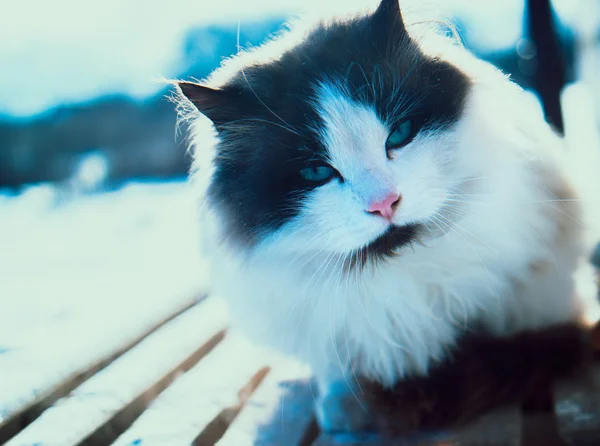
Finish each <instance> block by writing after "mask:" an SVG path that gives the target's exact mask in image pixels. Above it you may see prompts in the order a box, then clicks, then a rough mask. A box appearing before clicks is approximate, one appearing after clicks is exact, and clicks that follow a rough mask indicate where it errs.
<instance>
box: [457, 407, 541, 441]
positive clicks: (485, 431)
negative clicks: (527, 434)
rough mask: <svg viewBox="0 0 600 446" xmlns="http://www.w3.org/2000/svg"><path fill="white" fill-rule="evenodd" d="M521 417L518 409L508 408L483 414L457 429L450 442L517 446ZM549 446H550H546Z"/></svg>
mask: <svg viewBox="0 0 600 446" xmlns="http://www.w3.org/2000/svg"><path fill="white" fill-rule="evenodd" d="M521 433H522V416H521V411H520V409H519V408H518V407H508V408H504V409H499V410H496V411H493V412H490V413H488V414H485V415H483V416H481V417H479V419H477V420H476V421H474V422H473V423H470V424H469V425H468V426H465V427H463V428H461V429H458V430H456V431H454V432H453V433H452V435H451V436H450V441H452V442H455V443H456V444H460V445H461V446H477V445H480V444H482V442H485V444H486V445H489V446H519V445H520V444H521ZM548 446H550V445H548Z"/></svg>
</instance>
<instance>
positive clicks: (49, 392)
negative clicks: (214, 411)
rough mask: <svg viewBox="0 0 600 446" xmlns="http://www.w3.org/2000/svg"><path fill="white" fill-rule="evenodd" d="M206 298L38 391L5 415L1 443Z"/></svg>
mask: <svg viewBox="0 0 600 446" xmlns="http://www.w3.org/2000/svg"><path fill="white" fill-rule="evenodd" d="M204 298H205V296H201V297H194V298H193V299H190V300H189V301H187V302H185V303H184V304H183V305H181V306H180V307H179V308H176V309H175V310H174V311H173V312H172V313H171V314H169V315H167V316H166V317H164V318H163V319H161V320H160V321H158V322H157V323H155V324H153V325H152V326H151V327H149V328H147V329H145V330H143V331H142V332H141V333H139V334H137V335H136V336H135V337H133V338H132V339H129V340H127V341H126V342H125V343H124V344H123V345H121V346H120V347H119V348H117V349H116V350H114V351H113V352H111V353H110V354H108V355H104V356H102V357H100V358H98V359H97V360H96V361H94V362H92V363H91V364H88V365H86V367H84V368H82V369H79V370H76V371H74V372H73V373H72V374H71V375H70V376H69V377H68V378H67V379H65V380H64V381H62V382H60V383H57V384H56V385H54V387H50V388H48V389H46V390H45V391H42V392H40V393H38V394H37V397H36V398H35V399H34V400H33V401H31V402H29V404H27V405H26V406H25V407H23V408H22V409H21V410H19V411H18V412H16V413H14V414H12V415H11V416H10V417H8V418H6V420H3V421H2V422H0V444H3V443H5V442H7V441H8V440H9V439H10V438H12V437H13V436H14V435H16V434H17V433H18V432H19V431H21V430H23V429H24V428H25V427H27V426H28V425H29V424H31V423H32V422H33V421H34V420H35V419H36V418H37V417H39V416H40V414H41V413H42V412H43V411H44V410H45V409H46V408H48V407H50V406H51V405H52V404H54V403H55V402H56V401H57V400H58V399H59V398H62V397H64V396H65V395H68V394H69V393H70V392H71V391H73V389H75V388H76V387H77V386H79V385H80V384H81V383H83V382H84V381H86V380H87V379H89V378H90V377H91V376H93V375H95V374H96V373H98V372H99V371H101V370H103V369H104V368H105V367H107V366H108V365H109V364H111V363H112V362H114V361H115V360H117V359H118V358H120V357H121V356H123V354H125V353H126V352H128V351H129V350H131V349H132V348H134V347H135V346H136V345H138V344H139V343H140V342H142V341H143V340H144V339H146V338H147V337H148V336H150V335H151V334H152V333H154V332H155V331H157V330H158V329H159V328H161V327H162V326H164V325H165V324H167V323H168V322H169V321H171V320H173V319H175V318H176V317H177V316H179V315H180V314H182V313H184V312H185V311H187V310H189V309H190V308H191V307H192V306H194V305H197V304H198V303H199V302H201V301H202V300H203V299H204Z"/></svg>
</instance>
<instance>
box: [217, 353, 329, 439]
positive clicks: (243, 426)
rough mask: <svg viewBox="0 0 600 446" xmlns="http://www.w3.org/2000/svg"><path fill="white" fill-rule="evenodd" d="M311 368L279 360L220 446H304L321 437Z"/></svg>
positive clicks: (226, 433) (228, 430) (230, 427)
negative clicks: (318, 434)
mask: <svg viewBox="0 0 600 446" xmlns="http://www.w3.org/2000/svg"><path fill="white" fill-rule="evenodd" d="M310 376H311V372H310V370H309V369H308V368H307V367H302V366H299V365H298V364H295V363H291V362H288V361H278V362H277V363H276V364H274V365H273V366H272V370H271V372H270V373H269V374H268V375H267V377H266V378H265V380H264V381H263V382H262V383H261V384H260V386H259V387H258V389H256V392H254V394H253V395H252V397H251V398H250V400H249V401H248V403H246V406H245V407H244V409H243V410H242V412H241V413H240V415H239V416H238V417H237V418H236V419H235V421H234V422H233V423H232V425H231V426H229V429H227V432H225V435H224V436H223V437H222V438H221V440H220V441H219V442H218V443H217V444H218V446H246V445H247V446H252V445H257V446H258V445H260V446H278V445H286V446H300V445H303V444H308V443H311V442H312V441H311V440H313V439H314V437H315V436H316V435H317V430H318V428H317V426H316V421H315V419H314V399H315V392H316V387H315V384H314V383H311V381H310Z"/></svg>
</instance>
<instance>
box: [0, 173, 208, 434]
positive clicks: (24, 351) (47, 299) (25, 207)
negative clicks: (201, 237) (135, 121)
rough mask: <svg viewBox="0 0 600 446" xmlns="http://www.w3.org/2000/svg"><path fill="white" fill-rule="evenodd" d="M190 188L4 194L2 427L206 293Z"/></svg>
mask: <svg viewBox="0 0 600 446" xmlns="http://www.w3.org/2000/svg"><path fill="white" fill-rule="evenodd" d="M195 209H196V205H195V203H194V199H193V196H192V194H191V193H190V190H189V188H188V186H187V184H186V183H185V182H170V183H146V184H144V183H130V184H128V185H126V186H125V187H123V188H122V189H120V190H118V191H114V192H106V193H98V194H95V195H87V196H83V195H81V196H70V193H69V192H66V191H64V190H63V189H61V188H59V187H56V186H52V185H47V184H43V185H37V186H32V187H30V188H28V189H27V190H25V191H24V192H23V193H21V194H19V195H17V196H12V195H10V194H8V193H6V192H4V193H0V247H1V253H2V254H1V255H0V423H1V422H2V419H3V418H6V417H7V416H8V415H9V414H11V413H13V412H14V411H16V410H17V409H18V408H20V407H22V406H23V405H25V404H27V403H29V402H31V401H32V400H33V399H34V398H35V396H36V395H39V394H41V393H43V392H45V391H47V390H48V389H49V388H51V387H52V386H53V385H55V384H56V383H58V382H60V381H61V380H62V379H64V378H66V377H68V376H69V375H70V374H71V373H73V372H74V371H75V370H79V369H81V368H83V367H85V366H86V365H87V364H89V363H91V362H92V361H93V360H95V359H97V358H99V357H102V356H104V355H106V354H108V353H109V352H112V351H113V350H115V349H116V348H117V347H119V346H121V345H123V344H125V343H126V342H127V341H128V340H132V339H134V338H135V337H136V336H139V334H140V333H142V332H144V331H145V330H147V329H148V328H150V327H151V326H153V325H154V324H156V323H157V322H158V321H160V320H162V319H163V318H164V317H166V316H167V315H168V314H170V313H171V312H173V311H175V310H176V309H178V308H180V307H182V306H183V305H184V303H186V302H189V301H190V300H191V299H193V298H194V296H198V295H199V294H200V293H201V292H202V290H203V289H204V288H205V286H206V278H205V273H204V271H205V269H204V266H203V264H202V261H201V259H200V258H199V256H198V254H197V249H196V247H197V227H196V223H195V219H194V217H195Z"/></svg>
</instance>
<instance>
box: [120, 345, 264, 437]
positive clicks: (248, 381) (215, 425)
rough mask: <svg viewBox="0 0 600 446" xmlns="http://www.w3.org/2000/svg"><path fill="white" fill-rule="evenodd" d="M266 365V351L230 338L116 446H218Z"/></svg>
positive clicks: (166, 393) (159, 400)
mask: <svg viewBox="0 0 600 446" xmlns="http://www.w3.org/2000/svg"><path fill="white" fill-rule="evenodd" d="M268 360H269V358H268V357H267V356H265V355H264V354H263V352H262V350H260V349H258V348H256V347H254V346H252V345H251V344H249V343H248V342H247V341H245V340H244V339H241V338H239V337H236V336H229V335H228V336H227V337H226V338H225V340H224V341H223V342H222V343H221V344H219V345H218V346H217V347H216V348H215V349H214V350H213V351H212V352H211V353H210V354H209V355H208V356H207V357H206V358H204V359H203V360H202V361H201V362H200V363H198V364H197V365H196V366H195V367H194V368H193V369H191V370H190V371H189V372H188V373H186V374H185V375H183V376H181V377H180V378H179V379H178V380H177V381H175V382H174V383H173V384H172V385H171V386H170V387H169V388H168V389H167V390H165V391H164V392H163V393H162V394H161V395H160V396H159V397H158V398H157V399H156V401H155V402H154V403H153V404H152V405H151V406H150V407H149V408H148V410H147V411H146V412H144V414H142V416H140V417H139V419H138V420H137V421H136V422H135V423H134V424H133V425H132V426H131V427H130V428H129V429H128V430H127V431H126V432H125V433H123V435H121V436H120V437H119V438H118V439H117V441H116V442H115V443H114V445H115V446H125V445H128V446H129V445H132V444H143V445H144V446H152V445H157V446H163V445H166V444H168V445H169V446H177V445H182V446H183V445H185V446H189V445H190V444H199V445H208V444H214V443H215V442H216V441H217V440H218V438H219V437H220V436H221V435H222V434H223V431H224V430H225V429H226V428H227V426H228V425H229V423H230V422H231V421H232V420H233V419H234V418H235V417H236V416H237V413H238V412H239V410H240V409H241V408H242V406H243V405H244V403H245V402H246V400H247V398H248V396H249V395H250V394H251V393H252V392H253V391H254V389H255V388H256V386H257V385H258V384H259V383H260V381H261V380H262V379H263V377H264V376H265V374H266V373H267V370H268V369H267V368H266V367H265V366H266V364H267V363H268Z"/></svg>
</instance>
